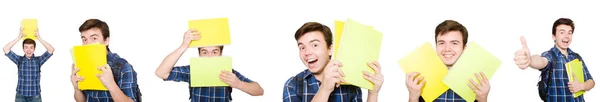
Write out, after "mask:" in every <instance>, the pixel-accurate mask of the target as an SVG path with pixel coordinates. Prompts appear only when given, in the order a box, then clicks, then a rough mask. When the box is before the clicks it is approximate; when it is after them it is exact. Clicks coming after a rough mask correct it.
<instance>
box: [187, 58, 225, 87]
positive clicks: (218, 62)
mask: <svg viewBox="0 0 600 102" xmlns="http://www.w3.org/2000/svg"><path fill="white" fill-rule="evenodd" d="M231 64H232V63H231V57H227V56H222V57H197V58H191V59H190V81H191V87H212V86H229V84H227V83H225V82H223V81H221V79H220V78H219V75H220V74H221V71H222V70H225V71H228V72H231V71H232V67H231Z"/></svg>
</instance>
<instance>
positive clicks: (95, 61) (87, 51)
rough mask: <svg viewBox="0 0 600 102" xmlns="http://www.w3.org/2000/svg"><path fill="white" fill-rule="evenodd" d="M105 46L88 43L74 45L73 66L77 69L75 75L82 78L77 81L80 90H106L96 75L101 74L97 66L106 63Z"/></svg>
mask: <svg viewBox="0 0 600 102" xmlns="http://www.w3.org/2000/svg"><path fill="white" fill-rule="evenodd" d="M106 53H107V52H106V46H105V45H104V44H89V45H83V46H74V47H73V55H74V56H75V58H74V59H75V66H76V67H77V68H80V69H79V72H77V75H79V76H82V77H83V78H84V79H83V81H80V82H78V83H77V85H78V86H79V89H80V90H108V89H107V88H106V87H104V85H102V82H100V79H98V77H97V76H96V75H97V74H102V71H101V70H98V67H101V66H104V65H106V62H107V60H106Z"/></svg>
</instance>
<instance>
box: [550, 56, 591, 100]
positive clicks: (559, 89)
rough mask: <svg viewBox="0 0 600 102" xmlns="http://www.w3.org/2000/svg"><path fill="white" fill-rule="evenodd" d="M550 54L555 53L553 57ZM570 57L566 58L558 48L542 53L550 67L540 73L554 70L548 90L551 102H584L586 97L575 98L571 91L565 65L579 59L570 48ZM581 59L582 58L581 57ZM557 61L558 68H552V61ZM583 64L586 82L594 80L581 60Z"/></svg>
mask: <svg viewBox="0 0 600 102" xmlns="http://www.w3.org/2000/svg"><path fill="white" fill-rule="evenodd" d="M549 52H553V53H554V55H552V54H551V53H549ZM567 54H568V57H565V56H564V55H563V54H562V53H561V52H560V50H558V48H556V46H554V47H553V48H552V49H550V50H548V51H546V52H544V53H542V56H543V57H545V58H546V59H548V65H546V68H544V69H541V70H540V71H545V70H548V69H552V78H551V80H552V81H551V83H550V86H549V88H550V89H549V90H548V95H547V100H548V101H550V102H584V101H585V100H584V99H583V96H584V95H581V96H579V97H577V98H573V93H571V91H569V87H568V84H567V83H568V82H569V77H568V75H567V70H566V68H565V64H566V63H568V62H570V61H572V60H575V59H577V58H576V57H575V52H573V51H572V50H571V49H570V48H567ZM580 57H581V56H580ZM554 59H557V62H556V66H552V61H553V60H554ZM579 60H580V61H581V62H582V63H583V73H584V74H585V75H584V76H583V77H584V80H585V81H587V80H593V79H592V76H591V75H590V72H589V71H588V69H587V66H586V65H585V62H584V61H583V59H579Z"/></svg>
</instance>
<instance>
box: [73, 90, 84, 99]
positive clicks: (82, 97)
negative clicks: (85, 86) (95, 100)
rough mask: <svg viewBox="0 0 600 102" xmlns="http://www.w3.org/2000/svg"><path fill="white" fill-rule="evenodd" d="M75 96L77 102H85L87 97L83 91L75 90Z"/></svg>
mask: <svg viewBox="0 0 600 102" xmlns="http://www.w3.org/2000/svg"><path fill="white" fill-rule="evenodd" d="M74 90H75V92H74V93H75V95H74V96H73V97H74V98H75V101H76V102H85V96H83V92H81V90H79V89H77V88H75V89H74Z"/></svg>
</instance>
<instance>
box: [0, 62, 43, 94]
mask: <svg viewBox="0 0 600 102" xmlns="http://www.w3.org/2000/svg"><path fill="white" fill-rule="evenodd" d="M6 56H7V57H8V58H9V59H10V60H11V61H13V62H14V63H15V64H17V68H18V69H19V71H18V73H19V81H18V83H17V94H19V95H23V96H36V95H39V94H40V92H41V89H40V68H41V67H42V65H43V64H44V63H45V62H46V61H47V60H48V59H49V58H50V56H52V54H50V53H48V51H46V52H44V54H42V56H37V57H36V56H35V55H31V56H32V57H31V58H27V57H25V56H19V55H17V54H15V52H13V51H10V52H8V54H6Z"/></svg>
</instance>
